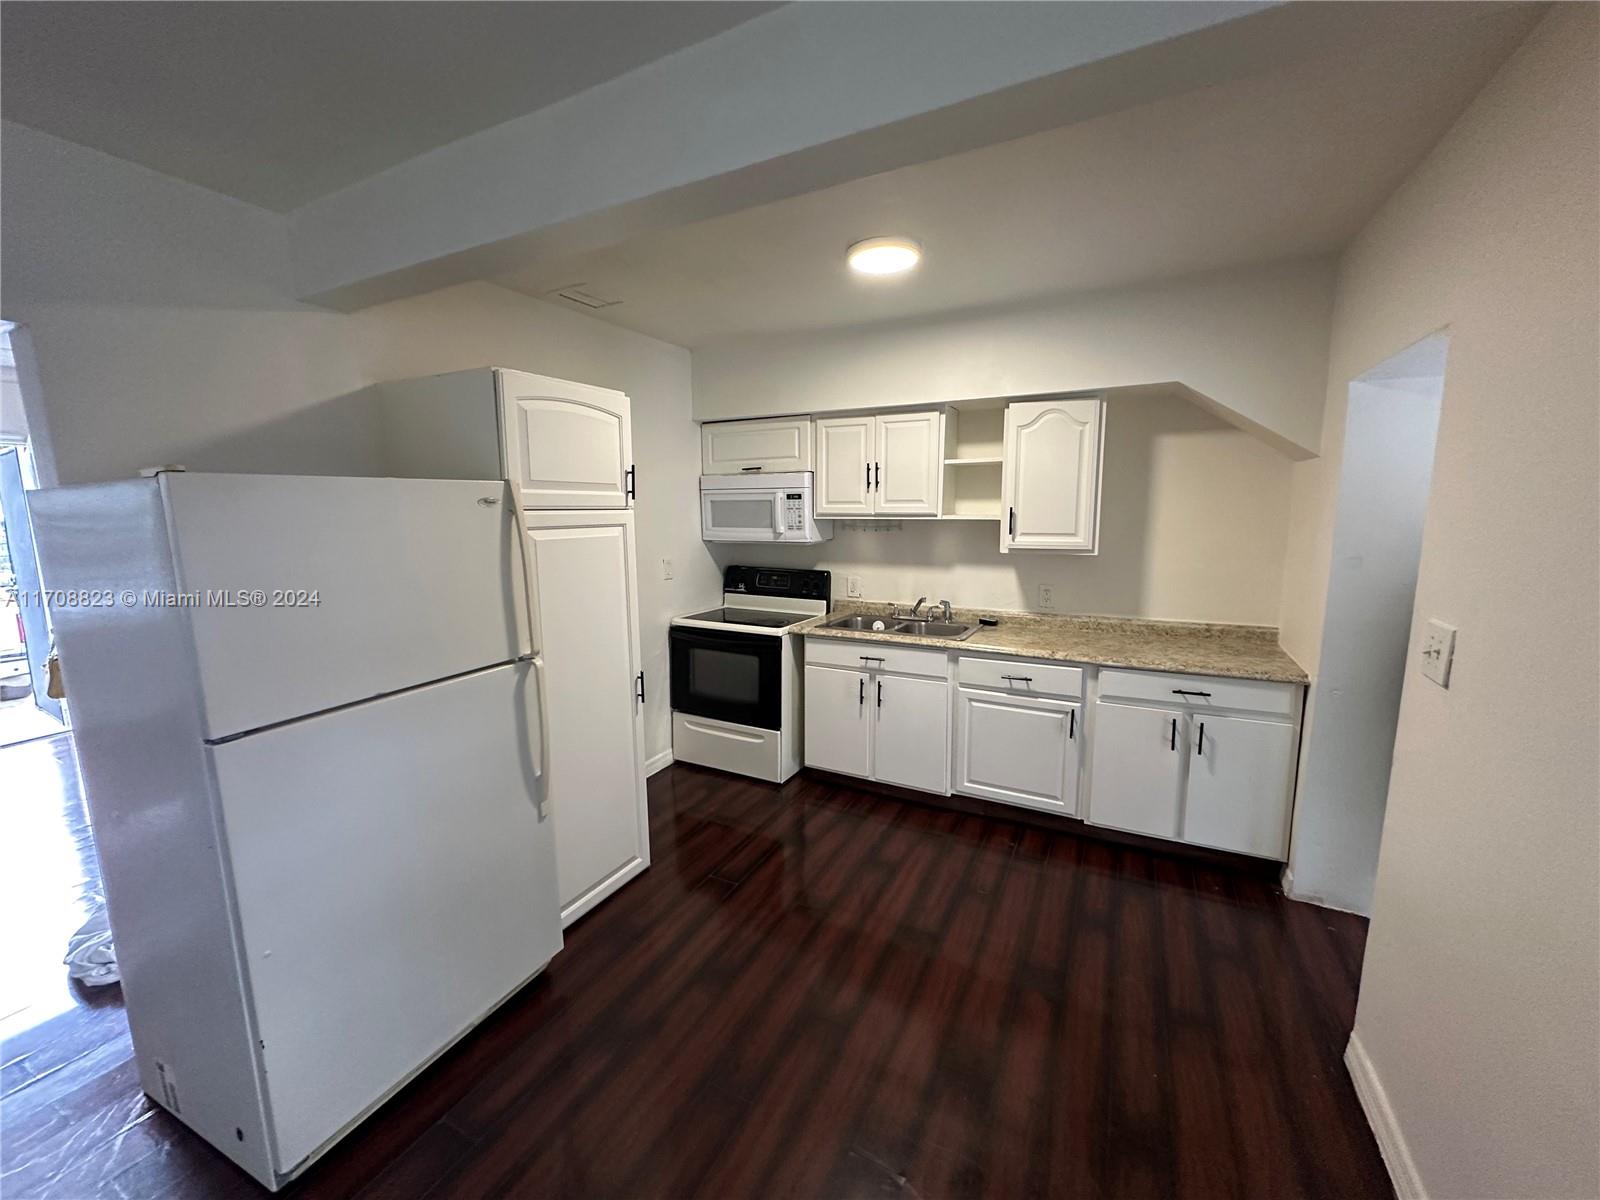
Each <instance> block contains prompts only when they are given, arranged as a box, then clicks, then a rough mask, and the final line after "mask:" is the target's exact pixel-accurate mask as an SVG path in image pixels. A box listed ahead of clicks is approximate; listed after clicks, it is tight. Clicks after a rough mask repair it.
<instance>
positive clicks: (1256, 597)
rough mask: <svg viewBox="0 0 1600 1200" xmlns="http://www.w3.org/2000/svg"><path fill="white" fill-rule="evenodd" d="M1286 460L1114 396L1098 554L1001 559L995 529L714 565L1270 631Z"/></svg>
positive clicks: (859, 538)
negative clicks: (1042, 589) (1046, 600)
mask: <svg viewBox="0 0 1600 1200" xmlns="http://www.w3.org/2000/svg"><path fill="white" fill-rule="evenodd" d="M1291 466H1292V464H1291V463H1290V461H1289V460H1288V459H1287V458H1286V457H1284V455H1282V454H1281V453H1279V452H1278V451H1277V450H1274V449H1273V448H1272V447H1270V446H1267V445H1265V444H1264V443H1262V442H1261V441H1260V440H1259V439H1258V438H1256V437H1254V436H1252V435H1251V434H1248V433H1243V432H1241V431H1239V430H1237V429H1234V428H1233V427H1232V426H1230V425H1227V424H1226V423H1224V422H1223V421H1221V420H1219V419H1218V418H1216V417H1215V416H1213V415H1211V414H1210V413H1208V412H1206V411H1204V410H1203V409H1201V408H1199V407H1198V406H1196V405H1195V404H1193V403H1191V402H1189V401H1188V400H1185V399H1182V398H1180V397H1176V396H1148V397H1137V398H1135V397H1123V398H1113V399H1112V400H1111V401H1109V402H1108V405H1107V412H1106V450H1105V484H1104V492H1103V502H1102V506H1101V507H1102V516H1101V530H1100V543H1101V546H1102V549H1101V552H1100V553H1099V554H1097V555H1092V556H1086V555H1067V554H1027V553H1013V554H1004V555H1003V554H1001V553H1000V549H999V544H1000V526H999V523H998V522H992V521H915V520H907V521H904V522H902V523H901V528H899V529H898V530H892V531H888V532H882V533H871V532H851V531H842V530H839V529H838V525H839V524H840V523H836V525H835V529H836V533H835V536H834V539H833V540H832V541H831V542H824V543H822V544H821V545H818V546H783V547H749V546H721V547H718V548H717V549H716V555H717V558H718V560H719V561H721V562H723V563H729V562H754V563H757V564H759V565H786V566H817V567H823V568H826V569H828V570H830V571H832V572H834V579H833V590H834V595H835V596H836V597H840V598H843V597H844V595H845V576H846V575H847V574H850V575H859V576H861V579H862V585H863V588H862V591H863V598H865V599H869V600H896V601H900V602H902V603H904V602H908V601H911V600H915V599H916V598H917V597H918V596H930V597H933V598H934V599H939V598H948V599H949V600H950V601H951V602H952V603H954V604H957V605H966V606H973V607H980V608H1000V609H1035V608H1038V607H1039V605H1038V586H1039V585H1040V584H1041V583H1047V584H1051V585H1053V587H1054V589H1055V611H1058V612H1076V613H1114V614H1118V615H1123V616H1145V617H1160V618H1166V619H1170V620H1195V621H1229V622H1237V623H1241V624H1260V625H1271V624H1273V623H1275V621H1276V619H1277V596H1278V592H1279V589H1280V585H1281V572H1282V565H1283V545H1284V537H1285V534H1286V531H1287V517H1288V500H1289V473H1290V468H1291Z"/></svg>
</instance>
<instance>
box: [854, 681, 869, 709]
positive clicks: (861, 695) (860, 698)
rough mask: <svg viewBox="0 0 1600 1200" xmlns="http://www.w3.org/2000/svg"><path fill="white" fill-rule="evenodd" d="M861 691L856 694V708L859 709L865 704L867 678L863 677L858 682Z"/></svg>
mask: <svg viewBox="0 0 1600 1200" xmlns="http://www.w3.org/2000/svg"><path fill="white" fill-rule="evenodd" d="M857 682H859V683H860V684H861V690H860V691H858V692H857V693H856V707H857V708H860V707H861V706H862V705H864V704H865V703H866V702H867V677H866V676H865V675H863V676H862V677H861V678H860V680H858V681H857Z"/></svg>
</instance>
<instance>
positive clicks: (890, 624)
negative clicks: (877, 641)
mask: <svg viewBox="0 0 1600 1200" xmlns="http://www.w3.org/2000/svg"><path fill="white" fill-rule="evenodd" d="M874 624H877V625H879V626H881V628H879V629H877V630H874V629H873V625H874ZM896 624H897V622H895V621H894V620H893V619H892V618H890V617H864V616H854V617H840V618H839V619H838V620H835V621H829V622H828V623H827V624H825V625H824V626H823V628H824V629H860V630H864V631H866V632H867V633H873V632H878V633H890V632H892V631H894V629H895V626H896Z"/></svg>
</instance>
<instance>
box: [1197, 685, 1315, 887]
mask: <svg viewBox="0 0 1600 1200" xmlns="http://www.w3.org/2000/svg"><path fill="white" fill-rule="evenodd" d="M1189 727H1190V729H1189V732H1190V753H1189V788H1188V793H1187V797H1186V803H1185V804H1184V817H1183V840H1184V841H1186V842H1194V843H1196V844H1197V845H1201V846H1214V847H1216V848H1217V849H1220V850H1237V851H1239V852H1240V853H1241V854H1259V855H1261V856H1262V857H1264V858H1283V857H1284V855H1285V852H1286V851H1287V849H1288V840H1289V801H1290V788H1291V785H1292V782H1293V780H1292V778H1291V772H1292V771H1293V769H1294V756H1295V727H1294V726H1293V725H1286V724H1283V723H1282V722H1279V721H1251V720H1247V719H1245V718H1243V717H1210V716H1204V717H1203V716H1199V715H1195V716H1191V717H1190V718H1189Z"/></svg>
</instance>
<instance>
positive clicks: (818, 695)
mask: <svg viewBox="0 0 1600 1200" xmlns="http://www.w3.org/2000/svg"><path fill="white" fill-rule="evenodd" d="M868 688H869V681H868V679H867V673H866V672H865V671H847V670H843V669H841V668H838V667H818V666H812V665H810V664H807V666H806V701H805V707H806V730H805V745H806V766H808V767H820V768H821V769H822V770H824V771H838V772H840V773H841V774H844V775H860V776H863V777H865V776H867V775H870V774H871V773H872V758H871V747H870V744H869V743H870V737H871V730H872V724H871V713H872V709H871V708H870V707H869V704H868Z"/></svg>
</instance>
